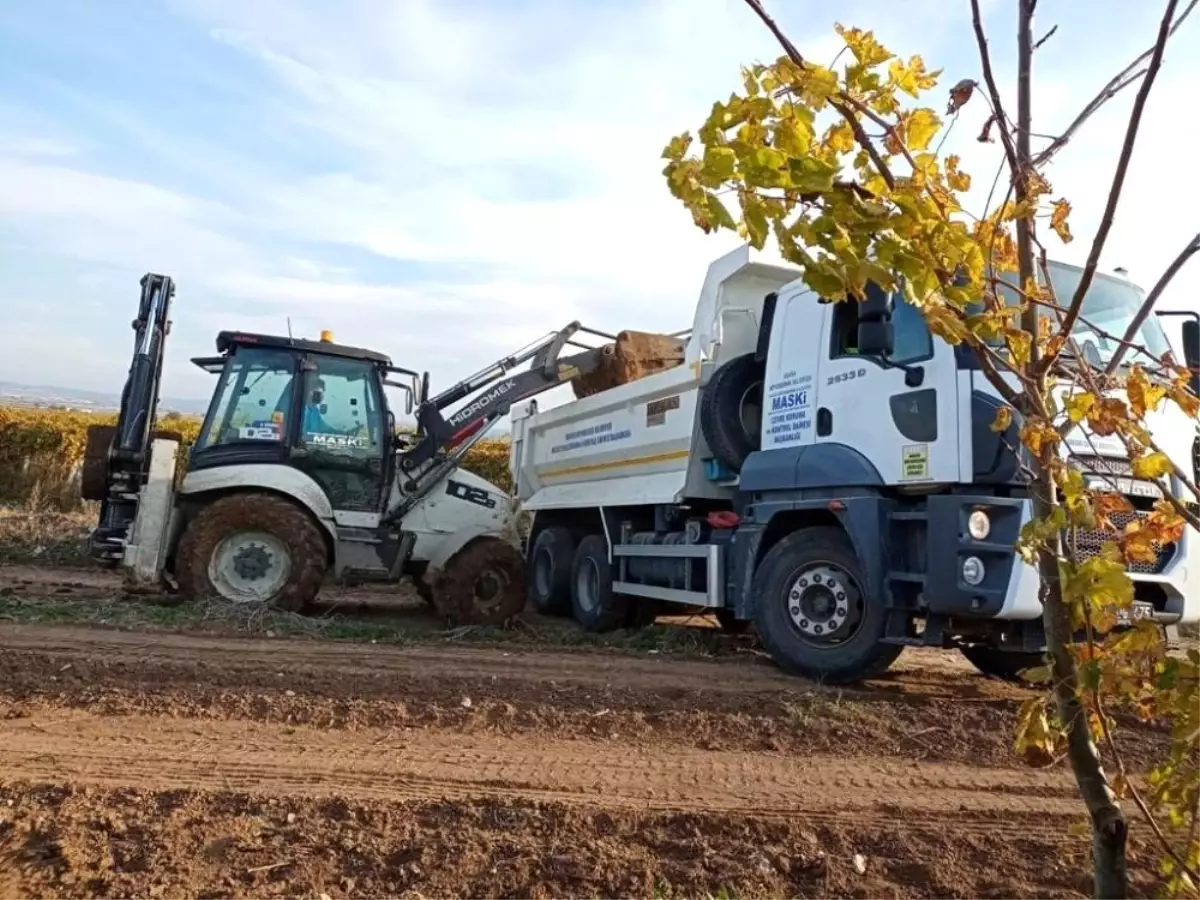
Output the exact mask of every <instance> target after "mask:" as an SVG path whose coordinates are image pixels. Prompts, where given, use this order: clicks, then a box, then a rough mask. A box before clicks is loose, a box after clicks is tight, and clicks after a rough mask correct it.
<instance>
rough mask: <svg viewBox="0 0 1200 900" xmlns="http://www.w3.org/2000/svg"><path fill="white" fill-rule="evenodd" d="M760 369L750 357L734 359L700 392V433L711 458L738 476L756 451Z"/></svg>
mask: <svg viewBox="0 0 1200 900" xmlns="http://www.w3.org/2000/svg"><path fill="white" fill-rule="evenodd" d="M762 406H763V369H762V365H761V364H759V363H758V362H757V361H756V360H755V359H754V354H753V353H747V354H745V355H744V356H738V357H734V358H733V359H731V360H729V362H727V363H725V364H724V365H723V366H721V367H720V368H719V369H717V371H716V372H714V373H713V376H712V378H711V379H709V382H708V384H706V385H705V386H704V390H703V391H701V392H700V430H701V431H702V432H703V433H704V440H706V441H707V442H708V449H709V450H711V451H712V454H713V458H714V459H716V460H718V461H720V462H721V463H723V464H724V465H726V466H728V467H729V468H730V469H731V470H733V471H734V472H740V471H741V469H742V463H744V462H745V461H746V457H747V456H749V455H750V454H751V453H753V452H754V451H755V450H757V449H758V447H759V438H760V435H761V428H762Z"/></svg>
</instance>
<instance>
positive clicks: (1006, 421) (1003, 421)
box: [992, 405, 1013, 432]
mask: <svg viewBox="0 0 1200 900" xmlns="http://www.w3.org/2000/svg"><path fill="white" fill-rule="evenodd" d="M1012 413H1013V411H1012V407H1011V406H1008V405H1005V406H1001V407H1000V408H999V409H997V410H996V418H995V419H994V420H993V421H992V431H996V432H1000V431H1004V430H1006V429H1007V428H1008V426H1009V425H1011V424H1012Z"/></svg>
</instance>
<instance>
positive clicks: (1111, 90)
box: [1034, 0, 1200, 166]
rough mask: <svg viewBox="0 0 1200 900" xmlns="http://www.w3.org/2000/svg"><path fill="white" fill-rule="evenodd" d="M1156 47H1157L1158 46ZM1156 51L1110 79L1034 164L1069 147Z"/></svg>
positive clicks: (1183, 14) (1185, 14) (1185, 13)
mask: <svg viewBox="0 0 1200 900" xmlns="http://www.w3.org/2000/svg"><path fill="white" fill-rule="evenodd" d="M1198 2H1200V0H1191V2H1190V3H1188V5H1187V8H1186V9H1184V11H1183V12H1181V13H1180V14H1179V18H1177V19H1176V20H1175V23H1174V24H1173V25H1172V26H1171V30H1170V32H1169V33H1168V35H1167V36H1168V37H1170V36H1172V35H1174V34H1175V32H1176V31H1178V30H1179V26H1180V25H1182V24H1183V20H1184V19H1186V18H1187V17H1188V16H1189V15H1190V14H1191V12H1192V10H1193V9H1195V8H1196V4H1197V3H1198ZM1155 46H1157V44H1156V45H1155ZM1154 50H1155V47H1151V48H1150V49H1149V50H1147V51H1146V52H1145V53H1143V54H1142V55H1141V56H1139V57H1138V58H1137V59H1135V60H1134V61H1133V62H1131V63H1130V64H1129V65H1127V66H1126V67H1125V68H1124V69H1122V70H1121V71H1120V72H1118V73H1117V74H1116V75H1114V76H1113V77H1112V78H1111V79H1109V82H1108V84H1106V85H1104V87H1103V88H1101V90H1100V93H1098V94H1097V95H1096V96H1095V97H1093V98H1092V101H1091V102H1090V103H1089V104H1088V105H1087V106H1085V107H1084V108H1083V111H1082V112H1080V113H1079V115H1078V116H1076V117H1075V120H1074V121H1073V122H1071V124H1070V125H1068V126H1067V130H1066V131H1064V132H1063V133H1062V134H1061V135H1059V136H1058V137H1057V138H1055V139H1054V141H1053V142H1052V143H1051V144H1049V145H1048V146H1046V147H1044V148H1043V149H1042V150H1041V152H1039V153H1038V155H1037V156H1036V157H1035V158H1034V163H1035V164H1036V165H1039V166H1040V165H1043V164H1044V163H1046V162H1048V161H1049V160H1050V157H1052V156H1053V155H1054V154H1055V153H1057V152H1058V151H1059V150H1061V149H1062V148H1063V147H1065V146H1066V145H1067V142H1068V141H1070V140H1071V138H1072V137H1074V135H1075V132H1076V131H1078V130H1079V129H1080V128H1081V127H1082V126H1083V123H1084V122H1086V121H1087V120H1088V119H1090V118H1091V117H1092V116H1093V115H1094V114H1095V112H1096V110H1098V109H1099V108H1100V107H1101V106H1103V105H1104V104H1105V103H1107V102H1108V101H1109V100H1111V99H1112V98H1113V97H1115V96H1116V95H1117V94H1118V93H1120V92H1121V91H1122V90H1124V89H1125V88H1126V87H1128V86H1129V85H1131V84H1133V82H1134V81H1136V80H1137V79H1138V77H1139V76H1141V75H1142V74H1143V73H1144V72H1145V70H1144V69H1143V70H1141V71H1138V72H1135V71H1134V69H1136V68H1137V67H1138V66H1140V65H1141V64H1142V63H1144V62H1145V61H1146V60H1147V59H1149V58H1150V57H1151V55H1153V53H1154Z"/></svg>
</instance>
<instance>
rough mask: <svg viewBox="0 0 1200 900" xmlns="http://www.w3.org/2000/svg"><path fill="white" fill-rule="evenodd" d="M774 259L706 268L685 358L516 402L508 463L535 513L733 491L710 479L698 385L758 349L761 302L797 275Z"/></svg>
mask: <svg viewBox="0 0 1200 900" xmlns="http://www.w3.org/2000/svg"><path fill="white" fill-rule="evenodd" d="M797 274H798V273H797V271H796V269H794V268H793V267H791V266H788V265H786V264H785V263H783V262H782V260H778V259H777V258H771V257H765V256H764V255H763V254H759V253H755V252H754V251H753V250H751V249H750V248H749V247H747V246H742V247H739V248H738V249H737V250H735V251H733V252H732V253H729V254H726V255H725V256H722V257H721V258H719V259H717V260H716V261H714V262H713V263H712V264H711V265H710V266H709V268H708V274H707V277H706V278H705V282H704V287H703V289H702V290H701V292H700V299H699V302H698V303H697V306H696V311H695V316H694V320H693V325H692V329H691V333H690V337H689V338H688V343H687V346H686V350H685V354H684V362H683V364H682V365H678V366H675V367H674V368H670V369H667V370H665V371H660V372H655V373H653V374H650V375H646V376H644V377H641V378H638V379H637V380H636V381H632V382H630V383H628V384H622V385H619V386H617V387H613V388H610V389H608V390H605V391H601V392H600V393H597V394H593V395H591V396H588V397H584V398H582V399H579V400H575V401H573V402H569V403H565V404H563V405H562V406H558V407H555V408H553V409H549V410H545V411H543V412H537V411H536V406H530V407H526V408H524V409H518V410H514V412H513V422H512V426H513V444H512V451H511V458H510V466H511V469H512V474H513V482H514V484H515V486H516V492H517V499H518V500H519V501H520V502H521V504H522V505H523V507H524V508H525V509H527V510H530V511H535V510H539V509H570V508H580V507H596V506H614V505H643V504H658V503H677V502H679V501H680V500H681V499H683V498H684V497H694V498H698V497H714V498H717V497H727V496H729V495H730V493H731V491H732V489H733V485H734V483H735V482H726V483H720V482H715V481H712V480H710V479H708V478H707V477H705V472H704V461H705V459H706V458H707V457H708V456H709V453H708V448H707V445H706V443H705V441H704V437H703V434H702V432H701V429H700V425H699V421H698V419H697V407H698V400H699V393H700V387H701V385H702V383H703V382H704V381H705V380H706V379H707V378H708V377H709V375H710V373H711V372H712V371H713V370H715V368H716V367H717V366H719V365H721V364H722V363H723V362H725V361H726V360H728V359H732V358H733V357H735V356H739V355H741V354H743V353H748V352H753V350H754V347H755V344H756V342H757V339H758V325H759V321H760V319H761V314H762V308H763V300H764V298H765V297H766V295H767V294H768V293H770V292H771V291H774V290H778V289H779V288H780V287H782V286H783V285H784V284H787V283H788V282H791V281H794V280H795V279H796V277H797Z"/></svg>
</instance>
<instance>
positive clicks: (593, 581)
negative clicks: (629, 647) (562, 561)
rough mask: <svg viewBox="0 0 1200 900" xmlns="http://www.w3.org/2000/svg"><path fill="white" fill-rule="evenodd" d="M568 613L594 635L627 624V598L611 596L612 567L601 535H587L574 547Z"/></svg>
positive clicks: (581, 626)
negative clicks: (569, 611)
mask: <svg viewBox="0 0 1200 900" xmlns="http://www.w3.org/2000/svg"><path fill="white" fill-rule="evenodd" d="M571 612H572V614H573V615H574V617H575V621H576V622H578V623H579V627H580V628H582V629H583V630H584V631H590V632H595V633H600V632H605V631H614V630H616V629H617V628H620V627H622V626H623V625H625V623H626V622H627V621H628V615H629V598H627V597H623V596H621V595H620V594H614V593H613V589H612V565H611V564H610V563H609V561H608V544H607V542H606V541H605V539H604V535H602V534H589V535H588V536H587V537H585V538H584V539H583V540H582V541H580V542H579V546H578V547H576V548H575V559H574V561H573V562H572V563H571Z"/></svg>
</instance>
